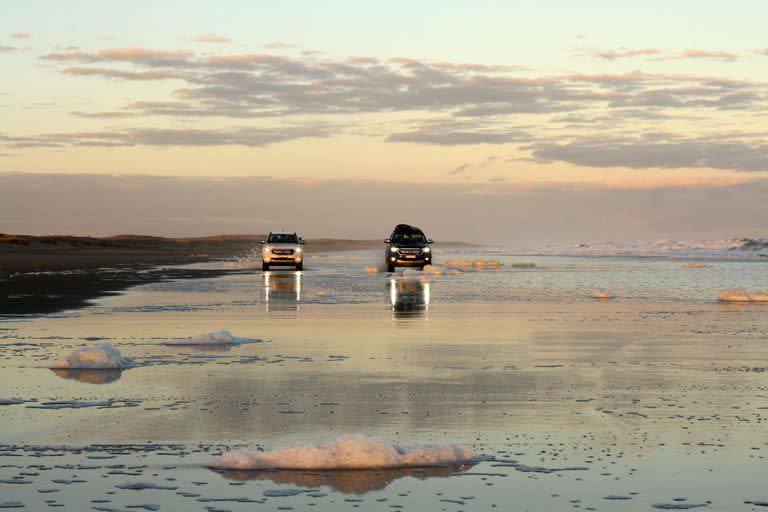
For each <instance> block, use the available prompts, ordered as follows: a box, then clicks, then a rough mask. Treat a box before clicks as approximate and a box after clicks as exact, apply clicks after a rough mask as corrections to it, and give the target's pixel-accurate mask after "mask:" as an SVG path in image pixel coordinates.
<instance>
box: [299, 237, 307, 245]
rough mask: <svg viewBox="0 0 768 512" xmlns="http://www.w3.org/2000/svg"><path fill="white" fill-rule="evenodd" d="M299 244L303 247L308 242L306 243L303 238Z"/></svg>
mask: <svg viewBox="0 0 768 512" xmlns="http://www.w3.org/2000/svg"><path fill="white" fill-rule="evenodd" d="M299 243H300V244H301V245H304V244H306V243H307V242H305V241H304V239H303V238H302V239H301V240H299Z"/></svg>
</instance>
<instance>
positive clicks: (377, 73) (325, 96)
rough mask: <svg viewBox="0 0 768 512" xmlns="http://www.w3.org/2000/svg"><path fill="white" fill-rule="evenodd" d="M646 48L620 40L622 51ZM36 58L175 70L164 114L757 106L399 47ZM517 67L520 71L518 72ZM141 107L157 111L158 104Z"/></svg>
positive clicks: (698, 86)
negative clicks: (378, 52)
mask: <svg viewBox="0 0 768 512" xmlns="http://www.w3.org/2000/svg"><path fill="white" fill-rule="evenodd" d="M651 51H652V50H624V54H625V55H628V54H629V53H631V52H646V53H647V52H651ZM606 55H608V54H606ZM616 55H618V53H616ZM42 58H43V59H45V60H47V61H51V62H61V63H77V64H79V65H78V66H70V67H64V68H63V69H62V70H61V71H62V72H63V73H65V74H68V75H76V76H97V77H103V78H110V79H122V80H132V81H137V80H146V81H153V80H168V79H177V80H181V81H183V82H185V86H184V87H182V88H179V89H177V90H176V91H175V92H174V97H175V99H176V100H177V101H178V102H183V103H186V105H177V108H174V109H169V110H167V111H166V113H167V115H169V116H180V115H184V113H187V114H188V115H190V116H212V115H217V116H223V117H227V116H230V115H232V116H233V117H246V116H253V117H264V116H276V115H281V116H289V115H307V114H310V115H312V114H315V115H320V114H360V113H374V112H395V111H402V112H406V111H410V112H424V113H449V114H452V115H454V116H458V117H467V118H496V117H504V116H512V115H515V114H542V115H544V114H550V113H557V112H573V111H579V110H586V109H590V108H605V107H606V106H607V107H612V108H624V107H627V106H642V107H649V106H659V107H664V108H686V109H717V110H733V109H741V110H743V109H749V108H752V109H755V108H758V107H764V106H766V96H765V94H764V91H763V89H762V86H761V85H760V84H753V83H750V82H747V81H738V80H723V79H717V78H712V77H700V76H692V75H688V76H686V75H663V74H648V73H642V72H639V71H637V72H631V73H623V74H579V73H573V74H566V75H559V76H557V75H555V76H536V75H532V76H531V74H530V71H529V70H526V69H525V68H520V67H517V66H502V65H490V64H480V63H452V62H445V61H434V62H433V61H425V60H419V59H413V58H408V57H395V58H391V59H388V60H385V61H382V60H380V59H377V58H375V57H369V56H354V57H348V58H345V59H327V58H326V59H323V58H318V57H316V56H303V55H302V56H286V55H277V54H272V53H247V54H228V53H224V54H215V55H203V56H198V55H195V54H192V53H190V52H187V51H165V50H149V49H141V48H113V49H105V50H99V51H95V52H82V51H71V52H57V53H50V54H48V55H45V56H43V57H42ZM126 66H128V67H127V68H126ZM148 67H149V68H151V69H146V68H148ZM523 72H525V73H526V74H527V75H528V76H520V73H523ZM146 101H158V99H157V98H155V99H151V100H150V99H147V100H146ZM160 101H163V100H160ZM149 114H150V115H162V114H161V113H160V112H159V111H154V112H151V113H149ZM399 138H400V137H399V136H396V137H394V138H393V140H398V139H399Z"/></svg>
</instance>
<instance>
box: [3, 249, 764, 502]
mask: <svg viewBox="0 0 768 512" xmlns="http://www.w3.org/2000/svg"><path fill="white" fill-rule="evenodd" d="M378 256H380V255H379V254H378V253H376V254H372V253H368V252H355V253H339V254H324V255H319V256H317V257H315V258H310V259H308V260H307V265H306V270H305V271H304V272H302V273H298V274H297V273H294V272H290V271H274V272H270V273H268V274H262V272H261V271H254V272H253V273H241V272H238V273H233V274H232V275H226V276H224V277H220V278H213V279H189V280H183V281H173V282H167V283H157V284H151V285H142V286H139V287H135V288H132V289H130V290H128V291H127V292H126V293H124V294H122V295H119V296H114V297H107V298H104V299H101V300H99V301H98V302H96V303H94V304H93V305H92V306H90V307H88V308H85V309H81V310H76V311H71V312H69V314H63V315H54V316H41V317H33V318H26V319H18V318H15V319H7V320H6V321H2V322H0V366H2V368H1V373H0V399H11V398H16V399H19V400H23V402H21V403H15V402H19V400H8V405H0V430H1V431H2V433H3V438H2V441H0V442H2V443H3V444H2V446H0V504H2V502H14V501H18V502H20V503H21V504H23V505H25V507H26V509H27V510H44V509H47V508H48V507H51V506H53V507H55V506H57V505H63V508H64V509H65V510H87V509H92V508H96V509H97V510H112V509H114V510H137V509H138V510H142V508H136V507H139V506H145V507H144V508H143V509H144V510H154V509H156V508H155V507H159V508H157V509H159V510H179V509H184V510H206V507H213V508H210V509H209V510H214V509H216V510H224V509H226V510H252V509H253V508H254V506H266V507H267V508H268V509H271V510H274V509H280V508H281V507H282V508H284V507H292V508H293V509H296V510H302V509H306V508H308V507H309V506H310V505H312V508H313V509H317V510H339V509H350V510H351V509H354V508H361V509H366V510H368V509H377V510H399V509H400V508H399V507H402V509H406V510H449V511H453V510H490V509H503V510H508V509H519V510H531V511H533V510H536V511H539V510H540V511H549V510H573V509H577V510H578V509H584V510H654V508H653V505H658V506H659V507H662V509H663V507H667V506H677V507H678V508H683V507H686V506H690V505H702V506H703V507H702V509H703V510H752V509H754V510H760V509H761V508H762V507H761V506H760V505H759V503H761V502H764V501H766V500H768V492H767V491H766V488H765V485H764V483H765V478H764V471H765V467H766V459H765V455H766V451H767V450H768V427H766V415H768V383H767V382H766V375H768V363H766V361H768V334H767V331H768V305H766V304H720V303H717V302H716V296H717V292H718V291H719V290H721V289H724V288H734V287H739V288H746V289H755V290H763V291H765V290H768V281H767V279H768V278H767V277H766V274H767V273H766V265H767V264H768V262H766V261H758V260H752V261H749V260H747V261H731V260H707V263H709V264H711V265H713V267H711V268H700V269H682V268H680V266H681V264H682V263H684V262H686V261H694V260H677V259H662V258H656V259H648V258H587V257H551V256H547V257H530V256H529V257H521V256H514V255H509V256H503V255H502V256H499V255H498V254H493V255H491V254H488V253H483V252H469V251H454V252H446V253H445V254H444V255H442V256H441V257H442V259H443V260H445V259H478V258H479V259H491V258H494V259H500V260H501V261H502V263H503V264H504V265H503V266H502V267H500V269H498V270H483V271H477V272H463V273H461V274H456V275H441V276H432V277H429V278H424V277H423V276H421V277H422V278H421V279H419V277H418V276H417V277H416V278H405V277H403V276H402V271H399V272H398V275H396V276H393V275H391V274H386V273H377V274H366V273H365V272H364V267H365V266H366V265H370V264H375V263H376V258H377V257H378ZM438 263H439V261H438ZM515 263H534V264H535V266H534V267H533V268H518V267H513V264H515ZM222 265H223V263H222V264H209V265H208V266H222ZM240 266H242V265H240ZM597 290H605V291H607V292H610V295H611V296H613V297H616V298H614V299H610V300H595V299H593V298H592V295H593V293H594V292H595V291H597ZM221 328H226V329H229V330H230V331H231V332H232V334H233V335H234V336H238V337H248V338H263V339H264V342H263V343H253V344H245V345H236V346H168V345H163V342H164V341H167V340H169V339H175V338H185V337H189V336H194V335H197V334H200V333H205V332H212V331H216V330H218V329H221ZM84 338H87V339H84ZM102 341H106V342H109V343H112V344H113V345H114V346H115V347H117V348H119V349H120V351H121V352H122V354H123V355H124V356H129V357H132V358H134V360H135V362H136V363H137V364H138V366H137V367H136V368H131V369H127V370H123V371H120V370H110V371H107V372H98V371H96V372H94V371H82V370H81V371H75V370H56V371H55V372H54V371H52V370H49V369H48V368H47V366H48V365H49V364H50V363H51V362H52V361H54V360H56V359H58V358H60V357H63V356H66V354H68V353H69V352H70V351H71V350H72V349H73V348H75V347H77V346H81V345H93V344H95V343H99V342H102ZM12 402H13V403H12ZM3 403H5V402H4V401H0V404H3ZM352 432H371V433H375V434H377V435H381V436H383V437H385V438H388V439H393V440H395V441H396V442H397V443H400V444H419V443H430V442H436V443H458V444H463V445H466V446H468V447H470V448H471V449H472V450H473V451H474V452H475V453H476V454H479V455H482V456H483V457H482V460H481V461H480V462H478V463H477V464H475V465H467V466H461V467H444V468H431V469H420V468H417V469H414V468H409V469H403V470H378V471H338V470H328V471H310V472H307V471H293V472H291V471H266V472H265V471H258V472H224V473H219V472H214V471H212V470H210V469H207V468H206V467H205V465H206V464H209V463H211V462H212V461H213V460H214V459H215V457H216V456H217V455H218V454H220V453H222V452H223V451H227V450H229V449H232V448H236V447H242V448H263V449H269V448H271V447H273V446H275V445H276V444H280V443H286V442H294V441H322V440H327V439H330V438H333V437H335V436H337V435H339V434H342V433H352ZM26 482H28V483H26ZM136 483H151V484H154V485H155V486H159V487H164V488H154V489H143V490H136V489H131V488H121V487H119V486H122V487H126V486H125V485H124V484H136ZM127 487H131V485H128V486H127ZM134 487H135V486H134ZM139 487H141V486H139ZM748 501H749V502H753V503H752V504H750V503H746V502H748ZM754 503H758V505H756V504H754ZM11 504H13V503H11ZM100 507H101V508H100Z"/></svg>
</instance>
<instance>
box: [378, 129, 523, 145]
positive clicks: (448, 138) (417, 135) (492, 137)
mask: <svg viewBox="0 0 768 512" xmlns="http://www.w3.org/2000/svg"><path fill="white" fill-rule="evenodd" d="M530 138H531V137H530V135H529V134H527V133H525V132H522V131H517V130H509V131H507V130H497V131H493V130H472V131H462V130H453V129H450V128H437V129H433V128H430V127H426V128H423V129H418V130H414V131H410V132H399V133H392V134H390V135H389V136H388V137H387V140H388V141H389V142H410V143H413V144H431V145H438V146H464V145H473V144H508V143H511V142H522V141H529V140H530Z"/></svg>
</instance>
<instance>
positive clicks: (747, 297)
mask: <svg viewBox="0 0 768 512" xmlns="http://www.w3.org/2000/svg"><path fill="white" fill-rule="evenodd" d="M717 300H719V301H720V302H768V293H761V292H750V291H748V290H738V289H733V290H723V291H721V292H720V293H718V294H717Z"/></svg>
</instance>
